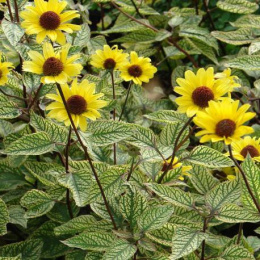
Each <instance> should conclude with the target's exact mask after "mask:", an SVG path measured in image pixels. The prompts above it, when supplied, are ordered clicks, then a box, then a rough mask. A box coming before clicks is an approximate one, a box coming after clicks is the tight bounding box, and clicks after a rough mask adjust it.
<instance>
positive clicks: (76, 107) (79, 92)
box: [46, 79, 107, 131]
mask: <svg viewBox="0 0 260 260" xmlns="http://www.w3.org/2000/svg"><path fill="white" fill-rule="evenodd" d="M95 87H96V86H95V84H94V83H89V82H88V81H87V80H83V81H82V82H81V83H79V84H78V83H77V79H74V80H73V82H72V84H71V88H70V87H69V86H68V85H67V84H64V85H61V88H62V91H63V94H64V97H65V99H66V102H67V105H68V109H69V112H70V113H71V117H72V120H73V122H74V124H75V126H76V127H78V126H79V127H80V129H81V130H82V131H85V130H86V129H87V121H86V119H87V118H89V119H91V120H96V119H97V118H99V117H100V116H101V115H100V113H99V112H98V111H97V110H98V109H100V108H102V107H104V106H106V105H107V102H106V101H105V100H99V98H100V97H102V96H103V93H99V94H95ZM46 97H47V98H50V99H52V100H55V101H54V102H52V103H51V104H49V105H48V106H47V107H46V110H51V111H50V112H49V113H48V116H49V117H50V118H55V119H56V120H58V121H60V122H64V124H65V125H66V126H70V125H71V124H70V120H69V116H68V114H67V111H66V109H65V106H64V104H63V102H62V99H61V96H60V94H59V92H58V91H57V94H48V95H46Z"/></svg>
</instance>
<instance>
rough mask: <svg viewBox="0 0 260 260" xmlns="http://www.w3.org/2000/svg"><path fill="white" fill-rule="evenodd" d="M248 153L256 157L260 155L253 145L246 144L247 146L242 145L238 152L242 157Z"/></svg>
mask: <svg viewBox="0 0 260 260" xmlns="http://www.w3.org/2000/svg"><path fill="white" fill-rule="evenodd" d="M248 153H249V154H250V156H251V157H252V158H254V157H257V156H259V155H260V153H259V151H258V150H257V149H256V148H255V147H254V146H253V145H247V146H246V147H244V148H243V149H242V151H241V152H240V154H241V155H242V156H243V157H244V158H246V156H247V154H248Z"/></svg>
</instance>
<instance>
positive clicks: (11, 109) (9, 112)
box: [0, 101, 22, 119]
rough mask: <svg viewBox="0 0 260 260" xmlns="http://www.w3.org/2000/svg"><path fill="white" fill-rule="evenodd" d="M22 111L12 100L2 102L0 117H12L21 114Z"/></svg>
mask: <svg viewBox="0 0 260 260" xmlns="http://www.w3.org/2000/svg"><path fill="white" fill-rule="evenodd" d="M21 114H22V111H21V110H20V109H19V108H17V105H16V104H15V103H14V102H12V101H4V102H2V101H1V102H0V118H1V119H12V118H16V117H18V116H20V115H21Z"/></svg>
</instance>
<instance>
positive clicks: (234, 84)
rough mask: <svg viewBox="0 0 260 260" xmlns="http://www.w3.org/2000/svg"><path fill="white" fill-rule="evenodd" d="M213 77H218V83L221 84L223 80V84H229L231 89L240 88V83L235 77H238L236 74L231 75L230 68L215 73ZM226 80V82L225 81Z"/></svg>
mask: <svg viewBox="0 0 260 260" xmlns="http://www.w3.org/2000/svg"><path fill="white" fill-rule="evenodd" d="M215 78H216V79H219V80H218V83H219V84H221V82H223V81H224V83H225V84H228V85H229V86H230V89H231V91H233V90H234V88H240V87H241V85H240V84H239V83H237V82H236V79H238V77H237V76H231V69H230V68H227V69H225V70H224V71H223V72H221V73H216V74H215ZM227 80H228V83H227Z"/></svg>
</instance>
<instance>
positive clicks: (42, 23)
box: [20, 0, 80, 45]
mask: <svg viewBox="0 0 260 260" xmlns="http://www.w3.org/2000/svg"><path fill="white" fill-rule="evenodd" d="M34 4H35V6H27V7H26V9H27V10H26V11H22V12H21V13H20V16H21V17H22V18H23V19H24V21H23V22H22V23H21V26H22V27H23V28H25V32H26V33H27V34H28V35H31V34H37V36H36V41H37V43H41V42H42V41H43V40H44V38H45V37H46V36H47V37H48V38H50V39H51V40H52V41H53V42H58V43H59V44H61V45H64V44H65V43H66V38H65V35H64V34H63V33H62V31H65V32H68V33H72V32H73V31H78V30H80V26H79V25H75V24H70V23H67V22H68V21H69V20H72V19H73V18H76V17H79V16H80V15H79V14H78V13H77V11H66V12H64V13H62V11H63V10H64V8H65V7H66V6H67V2H66V1H61V2H59V1H58V0H49V1H48V2H45V1H44V0H35V1H34Z"/></svg>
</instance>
